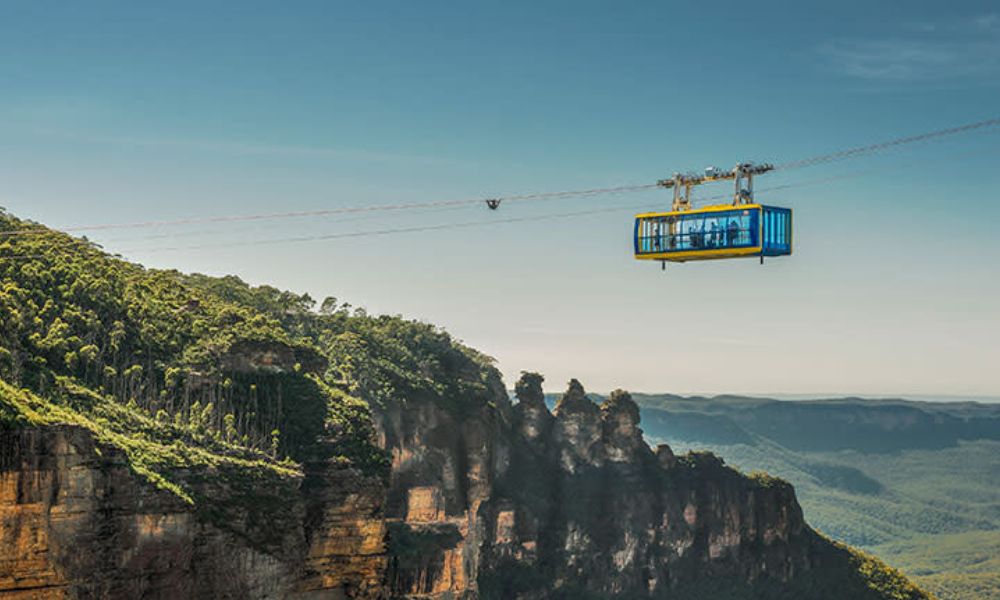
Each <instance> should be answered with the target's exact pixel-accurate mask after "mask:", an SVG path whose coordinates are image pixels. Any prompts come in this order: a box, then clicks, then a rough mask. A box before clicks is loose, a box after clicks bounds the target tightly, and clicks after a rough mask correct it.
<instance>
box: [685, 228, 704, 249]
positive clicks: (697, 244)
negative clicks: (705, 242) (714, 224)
mask: <svg viewBox="0 0 1000 600" xmlns="http://www.w3.org/2000/svg"><path fill="white" fill-rule="evenodd" d="M704 227H705V225H704V224H702V228H701V229H700V230H698V229H695V228H694V226H693V225H692V226H691V230H690V233H689V234H688V237H689V238H690V240H691V247H692V248H701V242H702V238H703V237H704Z"/></svg>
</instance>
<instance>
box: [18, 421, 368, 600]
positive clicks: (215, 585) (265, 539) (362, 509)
mask: <svg viewBox="0 0 1000 600" xmlns="http://www.w3.org/2000/svg"><path fill="white" fill-rule="evenodd" d="M189 475H190V478H191V480H192V481H194V480H195V479H197V480H200V481H201V483H198V484H197V485H198V486H199V487H200V488H201V489H202V491H203V493H204V495H205V496H206V497H210V498H212V499H213V501H214V502H216V503H217V504H215V505H214V506H213V505H209V506H206V507H205V508H207V509H212V508H218V507H225V509H224V510H221V512H219V513H218V514H212V513H210V512H205V511H202V510H195V509H194V508H193V507H192V506H191V505H189V504H187V503H185V502H184V501H182V500H180V499H179V498H178V497H177V496H175V495H173V494H171V493H169V492H164V491H160V490H158V489H156V488H154V487H153V486H151V485H149V483H148V482H146V481H145V480H144V479H142V478H140V477H138V476H136V475H135V474H134V473H132V472H131V470H130V469H129V468H128V466H127V464H126V462H125V460H124V457H122V456H121V455H120V454H118V452H117V451H115V450H114V449H113V448H110V447H107V446H102V445H99V444H97V443H95V441H94V439H93V438H92V436H91V434H90V433H89V432H88V431H86V430H84V429H81V428H78V427H73V426H59V427H45V428H25V429H17V430H4V429H0V598H4V599H6V598H25V599H27V598H32V599H38V598H164V599H166V598H296V597H301V598H312V597H325V598H337V597H356V596H359V597H378V596H379V595H380V594H381V593H382V574H383V572H384V568H385V562H386V556H385V551H384V538H385V529H384V520H383V519H382V516H381V510H382V504H383V501H384V488H383V487H382V485H381V483H380V482H379V481H377V480H371V479H369V478H365V477H362V476H361V475H360V474H359V473H357V472H356V471H354V470H352V469H346V468H338V467H336V466H334V465H317V466H315V467H314V470H313V472H311V473H310V474H309V475H307V476H306V477H305V478H304V479H298V480H291V481H285V482H282V483H283V486H282V487H281V488H280V489H259V490H256V492H255V493H256V494H257V495H256V496H255V497H254V498H251V499H249V502H248V501H247V500H248V499H247V498H236V497H235V496H234V491H233V490H232V489H231V485H230V484H229V483H227V482H225V481H224V477H222V476H221V474H219V473H190V474H189ZM266 485H268V483H267V482H263V483H262V486H266ZM276 496H277V497H278V498H279V499H280V501H281V502H280V505H279V506H275V503H274V502H273V500H274V499H275V497H276ZM268 500H271V501H272V503H270V504H268V503H267V501H268ZM317 594H319V595H317Z"/></svg>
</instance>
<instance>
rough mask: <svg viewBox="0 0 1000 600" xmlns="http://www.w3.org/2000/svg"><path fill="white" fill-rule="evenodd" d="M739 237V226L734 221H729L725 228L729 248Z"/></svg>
mask: <svg viewBox="0 0 1000 600" xmlns="http://www.w3.org/2000/svg"><path fill="white" fill-rule="evenodd" d="M739 235H740V226H739V225H738V224H737V223H736V221H735V220H731V221H729V225H727V226H726V241H727V242H728V244H729V245H730V246H735V245H736V238H738V237H739Z"/></svg>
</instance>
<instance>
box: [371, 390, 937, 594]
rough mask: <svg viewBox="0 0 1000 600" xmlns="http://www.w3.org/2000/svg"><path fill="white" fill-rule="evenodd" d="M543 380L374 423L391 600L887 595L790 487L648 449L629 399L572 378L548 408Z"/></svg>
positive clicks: (702, 458)
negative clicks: (385, 481) (381, 462)
mask: <svg viewBox="0 0 1000 600" xmlns="http://www.w3.org/2000/svg"><path fill="white" fill-rule="evenodd" d="M541 383H542V378H541V377H540V376H538V375H536V374H530V373H529V374H525V376H524V377H522V379H521V381H520V382H519V383H518V385H517V388H516V393H517V396H518V399H519V402H518V403H517V404H513V405H512V404H511V403H510V402H509V401H508V400H507V397H506V394H503V393H502V390H497V393H496V395H495V397H494V399H493V401H491V402H488V403H486V404H484V405H483V406H481V407H479V409H478V410H477V411H475V412H468V411H467V412H466V413H464V414H463V416H461V417H459V416H456V415H455V414H454V413H453V412H449V411H448V410H447V409H446V408H444V407H440V406H436V405H434V404H432V403H425V404H420V403H412V404H409V405H405V406H404V405H397V406H393V407H389V408H388V409H385V410H382V411H379V412H378V425H379V429H380V431H381V432H382V439H381V442H382V443H383V445H384V446H385V447H386V448H388V449H389V450H390V452H391V453H392V457H393V469H392V476H391V480H390V484H389V503H388V504H387V508H386V516H387V518H388V519H389V521H390V523H391V525H390V529H389V532H390V535H389V539H390V542H389V562H390V568H389V572H390V578H389V586H390V590H391V592H392V593H393V595H394V596H396V597H406V598H440V599H442V600H443V599H446V598H470V599H471V598H523V599H536V598H537V599H541V598H683V599H694V598H789V599H791V598H796V599H804V598H815V599H820V598H830V599H833V598H844V597H852V598H859V599H860V598H881V597H882V596H880V595H879V592H877V591H876V590H874V589H873V588H869V587H868V586H867V585H866V584H865V583H864V582H862V581H860V580H858V578H857V577H856V576H855V574H854V571H852V570H851V568H850V567H849V566H848V560H847V557H846V555H845V554H843V553H841V554H837V553H836V552H834V551H833V547H832V545H831V544H830V543H829V542H827V541H826V540H825V539H823V538H821V537H819V536H818V535H817V534H816V533H814V532H813V531H812V530H811V529H810V528H809V527H808V526H807V525H806V524H805V522H804V520H803V517H802V511H801V509H800V508H799V505H798V503H797V501H796V499H795V493H794V491H793V489H792V488H791V486H790V485H788V484H787V483H784V482H782V481H779V480H775V479H772V478H757V479H751V478H748V477H746V476H744V475H742V474H740V473H738V472H737V471H735V470H733V469H730V468H729V467H727V466H725V464H724V463H723V461H722V460H721V459H719V458H717V457H715V456H713V455H711V454H709V453H701V454H689V455H685V456H680V457H678V456H675V455H674V454H673V452H672V451H671V450H670V448H669V447H668V446H666V445H661V446H659V447H658V448H657V449H656V451H655V452H654V451H653V450H651V449H650V448H649V446H648V445H647V444H646V443H645V441H644V440H643V437H642V430H641V429H640V428H639V409H638V406H637V405H636V404H635V402H633V401H632V399H631V397H630V396H629V395H628V394H627V393H626V392H622V391H616V392H614V393H613V394H611V396H610V397H609V398H608V400H607V401H605V402H604V403H603V404H601V405H597V404H595V403H594V402H593V401H591V400H590V399H589V398H588V397H587V395H586V393H585V392H584V389H583V386H582V385H581V384H580V383H579V382H578V381H576V380H572V381H570V383H569V387H568V389H567V391H566V393H565V394H564V395H563V396H562V398H561V400H560V401H559V402H558V404H557V405H556V407H555V410H554V413H550V412H549V410H548V408H547V407H546V405H545V403H544V395H543V394H542V389H541ZM831 577H832V579H831V580H830V581H827V580H828V579H830V578H831ZM845 593H847V594H848V595H847V596H845V595H843V594H845ZM913 597H914V598H919V597H921V596H919V595H917V596H913Z"/></svg>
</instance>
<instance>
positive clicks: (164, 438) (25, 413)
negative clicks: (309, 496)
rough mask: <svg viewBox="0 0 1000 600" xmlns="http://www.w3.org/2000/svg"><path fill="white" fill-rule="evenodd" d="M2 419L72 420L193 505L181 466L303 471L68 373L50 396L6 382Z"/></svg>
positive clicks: (1, 389)
mask: <svg viewBox="0 0 1000 600" xmlns="http://www.w3.org/2000/svg"><path fill="white" fill-rule="evenodd" d="M12 416H13V419H11V417H12ZM0 423H6V424H7V425H8V426H9V425H16V426H19V427H26V426H44V425H60V424H69V425H76V426H79V427H82V428H84V429H87V430H88V431H90V432H91V433H92V434H93V436H94V438H95V439H96V440H97V442H98V443H99V444H104V445H107V446H112V447H114V448H117V449H118V450H120V451H121V452H122V453H123V454H124V455H125V456H126V458H127V459H128V464H129V466H130V467H131V468H132V470H133V471H135V472H136V473H137V474H139V475H141V476H142V477H144V478H146V479H147V480H149V481H150V483H152V484H153V485H155V486H156V487H158V488H160V489H163V490H167V491H169V492H171V493H173V494H175V495H177V496H178V497H180V498H181V499H183V500H184V501H186V502H188V503H192V504H193V503H194V501H195V492H194V491H193V490H192V489H191V488H190V487H188V486H187V485H186V484H185V483H184V482H183V481H182V480H181V479H179V478H178V474H179V473H180V471H181V470H191V469H200V468H210V469H213V470H214V469H218V468H220V467H224V466H229V467H234V468H237V469H242V470H249V471H267V472H270V473H272V474H273V475H275V476H279V477H297V476H299V475H301V473H300V471H299V470H298V468H297V467H296V466H295V465H294V464H289V463H279V462H276V461H273V460H271V459H270V458H269V457H268V456H266V455H264V454H262V453H259V452H256V451H254V450H251V449H249V448H245V447H241V446H237V445H233V444H228V443H223V442H220V441H218V440H216V439H214V438H212V437H210V436H205V435H204V434H202V433H200V432H198V431H196V430H192V429H190V428H181V427H176V426H174V425H173V424H171V423H169V422H168V423H164V422H161V421H159V420H156V419H152V418H150V417H149V416H148V415H147V414H145V413H144V412H143V411H141V410H138V409H136V408H131V407H128V406H123V405H121V404H119V403H117V402H115V401H114V400H113V399H110V398H107V397H102V396H100V395H98V394H95V393H94V392H92V391H90V390H88V389H86V388H84V387H81V386H79V385H77V384H75V383H73V382H72V381H70V380H68V379H67V378H64V377H59V378H57V379H56V381H55V386H54V387H53V388H52V389H51V390H50V392H49V395H48V397H47V398H46V399H44V400H43V399H42V398H40V397H38V396H37V395H35V394H34V393H32V392H30V391H28V390H24V389H18V388H15V387H14V386H11V385H9V384H7V383H5V382H3V381H0Z"/></svg>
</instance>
